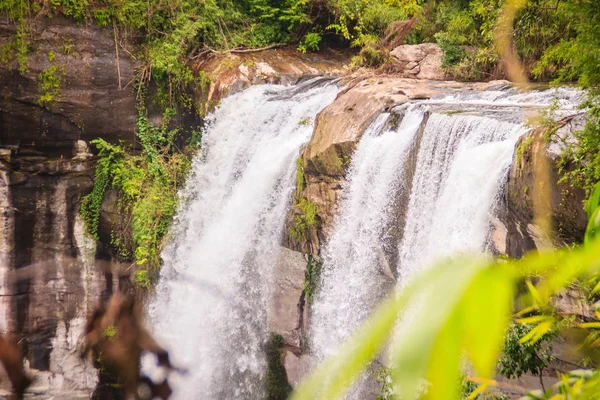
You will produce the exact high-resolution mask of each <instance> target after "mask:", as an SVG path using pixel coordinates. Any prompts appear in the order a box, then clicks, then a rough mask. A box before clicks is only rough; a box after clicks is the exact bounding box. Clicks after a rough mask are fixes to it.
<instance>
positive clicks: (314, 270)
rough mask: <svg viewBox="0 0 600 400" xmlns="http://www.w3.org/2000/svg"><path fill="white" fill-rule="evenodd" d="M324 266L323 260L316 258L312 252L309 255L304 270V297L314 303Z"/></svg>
mask: <svg viewBox="0 0 600 400" xmlns="http://www.w3.org/2000/svg"><path fill="white" fill-rule="evenodd" d="M322 267H323V263H322V262H321V261H317V260H315V259H314V258H313V256H312V254H309V255H308V262H307V263H306V270H305V271H304V298H305V299H306V301H307V302H309V303H312V301H313V300H314V299H315V296H316V295H317V291H318V289H319V282H320V281H321V268H322Z"/></svg>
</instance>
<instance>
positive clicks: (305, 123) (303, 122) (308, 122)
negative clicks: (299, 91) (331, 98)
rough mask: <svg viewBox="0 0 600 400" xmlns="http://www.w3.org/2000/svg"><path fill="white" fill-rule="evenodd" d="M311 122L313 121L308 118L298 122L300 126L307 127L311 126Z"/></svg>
mask: <svg viewBox="0 0 600 400" xmlns="http://www.w3.org/2000/svg"><path fill="white" fill-rule="evenodd" d="M310 121H311V118H310V117H306V118H304V119H301V120H300V122H298V125H303V126H306V125H308V124H310Z"/></svg>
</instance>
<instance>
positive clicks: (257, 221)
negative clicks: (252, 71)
mask: <svg viewBox="0 0 600 400" xmlns="http://www.w3.org/2000/svg"><path fill="white" fill-rule="evenodd" d="M316 83H319V82H315V81H312V82H307V83H305V84H304V85H300V86H298V87H291V88H286V87H283V86H255V87H252V88H250V89H248V90H246V91H244V92H243V93H240V94H236V95H233V96H231V97H228V98H226V99H225V100H223V102H222V105H221V106H220V107H219V109H218V110H217V111H216V112H215V113H214V114H213V116H212V118H211V120H210V122H209V126H208V128H207V129H206V130H205V132H204V135H203V154H202V155H201V156H200V157H199V158H198V159H197V160H195V162H194V165H193V171H192V173H191V176H190V178H189V180H188V185H187V187H186V189H185V190H184V192H183V193H182V196H183V201H182V203H183V205H182V206H181V208H180V210H179V211H178V217H177V219H176V221H175V222H174V226H173V230H172V233H171V235H172V237H171V240H170V246H169V248H168V249H166V251H165V252H164V254H163V259H164V266H163V269H162V271H161V277H160V283H159V285H158V288H157V292H156V295H155V297H154V299H153V302H152V304H151V305H150V307H149V314H150V316H151V319H152V320H153V325H154V326H155V330H156V333H157V335H158V336H159V337H160V338H162V339H163V340H164V341H165V342H166V343H169V344H170V347H171V349H172V353H173V354H174V355H175V357H176V358H175V361H176V362H178V363H179V364H181V365H183V366H185V367H187V368H189V370H190V373H189V374H188V375H187V376H184V377H181V379H179V381H178V382H175V386H176V392H175V394H176V398H177V399H186V400H190V399H261V398H263V397H264V395H263V386H262V382H261V380H262V377H263V376H264V374H265V371H266V361H265V359H264V351H263V350H264V349H263V347H264V344H265V342H266V341H267V338H268V330H267V308H268V305H269V299H270V293H269V291H270V285H269V283H270V280H271V276H272V268H273V265H274V263H275V262H276V261H277V255H278V254H277V252H278V249H279V241H280V236H281V233H282V229H283V222H284V219H285V215H286V213H287V210H288V206H289V201H290V198H291V193H292V190H293V189H294V187H295V181H294V172H295V159H296V157H298V153H299V149H300V147H301V146H302V145H303V144H305V143H306V142H307V141H308V139H309V138H310V135H311V133H312V130H313V122H314V118H315V116H316V114H317V113H318V112H319V111H320V110H321V109H322V108H323V107H325V106H326V105H327V104H329V103H331V102H332V101H333V99H334V98H335V96H336V94H337V92H338V90H339V89H338V88H337V86H335V85H334V84H331V83H328V82H324V83H323V82H321V84H319V85H316Z"/></svg>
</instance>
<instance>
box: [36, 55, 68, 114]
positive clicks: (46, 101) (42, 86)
mask: <svg viewBox="0 0 600 400" xmlns="http://www.w3.org/2000/svg"><path fill="white" fill-rule="evenodd" d="M64 75H65V69H64V68H63V67H58V66H56V65H53V66H51V67H49V68H46V69H45V70H43V71H42V72H40V73H39V75H38V78H37V79H38V91H39V93H40V97H39V99H38V104H39V105H41V106H42V107H46V108H49V107H51V105H52V104H53V103H55V102H57V101H59V100H60V84H61V76H64Z"/></svg>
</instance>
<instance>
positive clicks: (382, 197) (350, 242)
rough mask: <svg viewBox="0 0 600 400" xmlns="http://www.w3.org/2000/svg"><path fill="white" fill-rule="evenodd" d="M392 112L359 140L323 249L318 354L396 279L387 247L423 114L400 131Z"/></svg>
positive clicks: (315, 321)
mask: <svg viewBox="0 0 600 400" xmlns="http://www.w3.org/2000/svg"><path fill="white" fill-rule="evenodd" d="M388 115H389V114H382V115H381V116H379V118H378V119H377V120H376V121H375V122H374V123H373V124H372V125H371V126H370V127H369V129H368V130H367V131H366V132H365V134H364V135H363V137H362V138H361V140H360V142H359V144H358V147H357V149H356V151H355V153H354V155H353V158H352V161H351V163H350V167H349V170H348V172H347V179H346V182H345V183H344V186H343V189H342V195H341V206H340V210H339V214H338V215H337V217H336V220H335V222H334V229H333V231H332V233H331V237H330V239H329V241H328V243H327V244H326V246H325V249H324V253H323V270H322V271H323V272H322V279H321V286H320V288H319V294H318V295H317V298H316V299H315V303H314V305H313V307H312V311H313V313H312V316H311V331H312V332H311V334H312V340H311V349H312V350H313V352H314V353H315V355H317V357H318V358H322V357H325V356H327V355H330V354H331V353H332V352H333V351H335V350H336V348H337V346H338V345H339V344H340V343H341V342H342V341H343V340H344V339H345V338H346V337H347V336H348V335H349V334H350V333H351V332H352V331H353V330H354V329H355V328H356V327H357V326H358V324H359V323H360V321H362V320H363V319H364V318H366V317H367V316H368V315H369V313H370V312H371V311H372V307H373V306H374V305H375V304H377V301H378V300H380V299H381V296H382V294H384V293H386V292H387V291H388V290H389V288H390V281H393V276H391V277H387V278H386V276H385V272H384V271H385V270H386V269H387V270H388V271H389V266H386V265H385V264H386V261H385V256H384V248H385V247H387V246H388V245H389V244H390V243H389V241H390V240H391V239H392V238H391V237H390V235H389V232H388V229H387V228H389V224H388V222H389V220H390V218H391V217H392V215H391V214H392V213H393V210H392V207H393V201H394V198H395V197H397V196H399V194H400V192H401V191H406V190H408V189H409V188H408V187H407V185H406V180H405V179H403V178H404V177H403V174H402V171H403V169H404V167H405V166H404V163H405V162H406V160H407V159H408V153H409V150H410V147H411V144H412V143H413V141H414V138H415V136H416V134H417V131H418V129H419V127H420V125H421V122H422V121H423V117H424V113H423V111H421V110H420V109H410V110H408V111H406V114H405V116H404V118H403V119H402V122H401V123H400V125H399V127H397V128H396V129H390V128H386V127H385V124H386V121H387V119H388ZM392 245H393V244H392ZM394 247H395V246H394ZM388 275H390V274H389V273H388ZM390 278H391V279H390Z"/></svg>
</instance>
